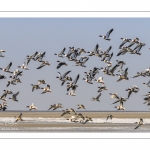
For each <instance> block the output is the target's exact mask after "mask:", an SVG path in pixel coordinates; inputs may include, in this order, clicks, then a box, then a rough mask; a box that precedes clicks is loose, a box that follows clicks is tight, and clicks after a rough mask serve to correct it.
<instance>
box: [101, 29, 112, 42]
mask: <svg viewBox="0 0 150 150" xmlns="http://www.w3.org/2000/svg"><path fill="white" fill-rule="evenodd" d="M113 30H114V29H111V30H109V31H108V32H107V33H106V35H104V36H102V35H99V37H102V38H103V39H105V40H108V41H110V38H109V36H110V34H111V33H112V31H113Z"/></svg>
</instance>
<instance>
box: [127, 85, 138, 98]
mask: <svg viewBox="0 0 150 150" xmlns="http://www.w3.org/2000/svg"><path fill="white" fill-rule="evenodd" d="M126 91H128V98H127V99H129V97H130V95H131V94H132V92H134V93H137V92H138V91H139V88H138V87H137V86H136V85H133V87H132V88H128V89H126Z"/></svg>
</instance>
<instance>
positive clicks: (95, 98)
mask: <svg viewBox="0 0 150 150" xmlns="http://www.w3.org/2000/svg"><path fill="white" fill-rule="evenodd" d="M100 96H101V93H99V94H98V96H97V97H92V100H93V101H98V102H100V100H99V98H100Z"/></svg>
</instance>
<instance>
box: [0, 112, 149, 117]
mask: <svg viewBox="0 0 150 150" xmlns="http://www.w3.org/2000/svg"><path fill="white" fill-rule="evenodd" d="M77 113H82V114H83V116H88V117H91V118H104V117H107V115H108V114H112V115H113V116H114V118H150V112H77ZM19 114H20V112H0V117H14V116H19ZM22 114H23V115H22V118H23V117H43V118H60V117H61V114H62V112H35V111H34V112H22ZM71 115H74V113H72V114H67V115H64V116H63V117H64V118H68V117H70V116H71Z"/></svg>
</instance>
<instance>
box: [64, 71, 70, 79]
mask: <svg viewBox="0 0 150 150" xmlns="http://www.w3.org/2000/svg"><path fill="white" fill-rule="evenodd" d="M70 72H71V71H67V72H65V73H64V74H63V75H62V78H64V77H65V76H66V75H67V74H68V73H70Z"/></svg>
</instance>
